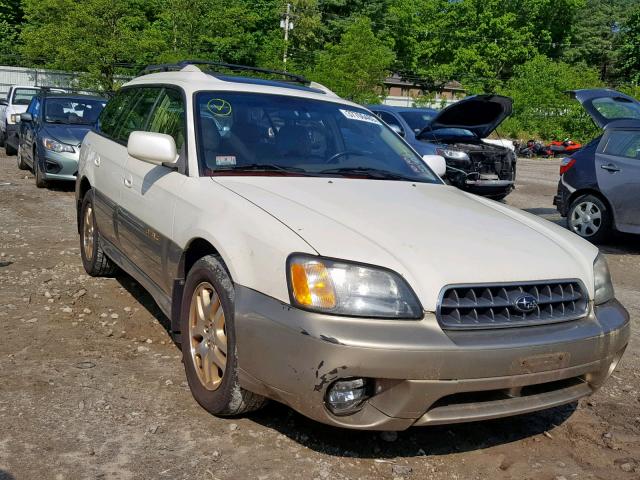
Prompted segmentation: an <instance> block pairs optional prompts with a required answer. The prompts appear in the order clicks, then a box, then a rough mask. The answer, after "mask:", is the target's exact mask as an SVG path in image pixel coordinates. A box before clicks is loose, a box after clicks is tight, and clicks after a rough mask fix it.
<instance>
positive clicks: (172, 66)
mask: <svg viewBox="0 0 640 480" xmlns="http://www.w3.org/2000/svg"><path fill="white" fill-rule="evenodd" d="M187 65H204V66H210V67H220V68H226V69H227V70H231V71H234V72H255V73H266V74H269V75H280V76H283V77H285V78H286V79H287V80H288V81H290V82H295V83H301V84H303V85H309V84H310V83H311V82H310V81H309V80H307V79H306V78H305V77H303V76H302V75H296V74H295V73H289V72H283V71H280V70H270V69H268V68H260V67H249V66H247V65H235V64H233V63H224V62H212V61H209V60H182V61H181V62H178V63H164V64H159V65H149V66H148V67H147V68H145V69H144V70H142V71H141V72H140V75H146V74H148V73H154V72H170V71H179V70H182V69H183V68H184V67H186V66H187Z"/></svg>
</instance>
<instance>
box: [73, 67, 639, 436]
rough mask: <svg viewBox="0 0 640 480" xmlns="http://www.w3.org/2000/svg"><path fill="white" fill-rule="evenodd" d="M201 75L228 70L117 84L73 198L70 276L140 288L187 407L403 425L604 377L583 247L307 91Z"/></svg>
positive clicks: (596, 296) (300, 85) (532, 405)
mask: <svg viewBox="0 0 640 480" xmlns="http://www.w3.org/2000/svg"><path fill="white" fill-rule="evenodd" d="M196 64H197V65H199V66H197V65H196ZM211 68H217V69H218V71H220V70H221V69H224V71H229V70H235V71H237V70H238V69H239V68H240V67H237V66H228V65H226V66H225V65H220V64H218V65H213V64H210V63H208V62H183V63H180V64H176V65H165V66H158V67H156V68H152V69H150V70H149V72H148V73H147V74H144V75H142V76H140V77H138V78H135V79H134V80H132V81H131V82H129V83H128V84H127V85H125V86H124V87H123V88H122V89H121V90H120V91H119V93H118V94H117V95H116V96H115V98H113V99H112V100H111V101H110V102H109V103H108V105H107V107H106V108H105V110H104V112H103V114H102V115H101V117H100V119H99V124H98V125H97V127H96V131H95V132H91V133H89V134H88V135H87V136H86V138H85V139H84V142H83V145H82V149H81V154H80V165H79V174H78V179H77V186H76V198H77V208H78V229H79V233H80V237H81V254H82V261H83V263H84V267H85V269H86V271H87V272H88V273H89V274H91V275H108V274H112V273H114V271H115V269H116V266H117V267H119V268H121V269H122V270H124V271H126V272H127V273H129V274H130V275H131V276H133V277H134V278H135V279H136V280H137V281H139V282H140V283H141V284H142V285H143V286H144V287H145V288H146V289H147V290H148V291H149V292H150V293H151V295H152V296H153V297H154V299H155V300H156V302H157V303H158V305H159V306H160V308H161V309H162V310H163V311H164V313H165V314H166V315H167V316H168V317H169V319H170V321H171V330H172V332H173V333H174V334H175V337H176V339H177V340H178V341H179V342H180V344H181V348H182V352H183V357H184V366H185V370H186V376H187V379H188V382H189V386H190V388H191V390H192V392H193V395H194V397H195V399H196V400H197V401H198V402H199V403H200V404H201V405H202V406H203V407H204V408H205V409H207V410H208V411H210V412H212V413H213V414H216V415H232V414H240V413H243V412H247V411H250V410H253V409H256V408H258V407H260V406H261V405H263V403H264V402H265V401H266V399H267V398H270V399H274V400H277V401H279V402H283V403H285V404H287V405H289V406H291V407H292V408H293V409H295V410H297V411H299V412H301V413H302V414H304V415H307V416H308V417H311V418H313V419H316V420H318V421H320V422H324V423H327V424H331V425H336V426H341V427H349V428H358V429H372V430H403V429H406V428H408V427H410V426H420V425H436V424H444V423H456V422H467V421H474V420H482V419H489V418H497V417H503V416H508V415H514V414H520V413H526V412H531V411H535V410H540V409H544V408H549V407H553V406H556V405H561V404H565V403H569V402H574V401H576V400H577V399H579V398H581V397H583V396H586V395H589V394H591V393H593V392H594V391H595V390H597V389H598V388H599V387H600V386H601V385H602V384H603V382H604V381H605V380H606V378H607V377H608V376H609V375H610V374H611V372H612V371H613V369H614V368H615V367H616V365H617V363H618V361H619V359H620V357H621V356H622V353H623V351H624V349H625V347H626V345H627V343H628V341H629V316H628V313H627V311H626V310H625V309H624V308H623V307H622V306H621V305H620V303H618V301H617V300H616V299H615V298H614V291H613V288H612V284H611V279H610V275H609V271H608V267H607V264H606V261H605V259H604V258H603V257H602V256H601V255H599V254H598V250H597V248H596V247H594V246H592V245H591V244H590V243H588V242H586V241H584V240H582V239H580V238H579V237H577V236H576V235H574V234H573V233H571V232H569V231H567V230H565V229H563V228H561V227H559V226H556V225H554V224H552V223H550V222H547V221H546V220H542V219H539V218H537V217H535V216H533V215H530V214H527V213H524V212H522V211H520V210H517V209H515V208H511V207H509V206H506V205H504V204H501V203H497V202H494V201H491V200H488V199H484V198H481V197H477V196H474V195H471V194H469V193H465V192H462V191H460V190H458V189H456V188H455V187H451V186H447V185H445V184H444V183H443V182H442V181H441V180H440V178H439V177H438V175H437V174H436V172H437V171H438V170H440V169H441V168H442V162H441V161H442V158H426V159H423V158H421V157H420V156H419V155H418V154H417V153H416V152H415V151H414V150H413V149H412V148H411V147H410V146H409V145H408V144H407V143H406V142H405V141H404V140H403V139H401V138H400V137H399V136H398V135H396V134H395V132H394V131H393V130H391V129H390V128H389V127H388V126H386V125H385V124H383V123H382V122H381V121H380V120H378V118H377V117H376V116H375V115H373V114H372V113H371V112H370V111H368V110H366V109H364V108H362V107H361V106H359V105H356V104H354V103H351V102H348V101H346V100H343V99H341V98H339V97H338V96H336V95H335V94H333V93H332V92H331V91H329V90H328V89H326V88H325V87H323V86H321V85H318V84H315V83H310V82H307V81H305V80H304V79H303V78H301V77H297V76H295V75H291V74H283V75H286V77H284V78H285V80H283V81H279V80H278V81H274V80H266V79H264V78H255V77H256V76H255V75H253V76H251V75H248V76H238V75H230V74H222V73H216V72H214V71H212V70H211ZM243 68H244V70H245V71H246V70H251V69H248V68H247V67H243ZM279 78H282V77H279ZM430 164H431V165H432V166H431V167H430V166H429V165H430Z"/></svg>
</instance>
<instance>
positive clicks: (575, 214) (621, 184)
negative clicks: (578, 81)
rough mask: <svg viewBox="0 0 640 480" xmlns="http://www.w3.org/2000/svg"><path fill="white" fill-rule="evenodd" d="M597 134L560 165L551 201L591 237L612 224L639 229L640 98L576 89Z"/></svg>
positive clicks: (603, 235)
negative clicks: (595, 127) (555, 188)
mask: <svg viewBox="0 0 640 480" xmlns="http://www.w3.org/2000/svg"><path fill="white" fill-rule="evenodd" d="M571 95H572V96H573V97H574V98H575V99H576V100H578V101H579V102H580V103H581V104H582V106H583V107H584V109H585V110H586V111H587V113H588V114H589V115H590V116H591V118H592V119H593V121H594V123H595V124H596V125H597V126H598V127H600V128H601V129H602V135H600V136H599V137H598V138H596V139H595V140H593V141H591V142H590V143H589V144H588V145H586V146H585V147H584V148H582V149H581V150H580V151H578V152H577V153H575V154H573V155H571V156H570V157H567V158H565V159H564V160H563V161H562V164H561V166H560V181H559V183H558V194H557V195H556V197H555V198H554V202H553V203H554V205H556V206H557V207H558V211H559V212H560V213H561V214H562V216H565V217H567V226H568V227H569V229H570V230H572V231H573V232H575V233H577V234H578V235H580V236H581V237H583V238H586V239H587V240H591V241H592V242H594V243H599V242H602V241H605V240H606V239H607V236H608V235H609V233H610V232H611V231H612V230H615V231H619V232H625V233H634V234H640V101H638V100H636V99H635V98H633V97H630V96H629V95H625V94H623V93H620V92H617V91H615V90H609V89H603V88H596V89H589V90H576V91H573V92H571Z"/></svg>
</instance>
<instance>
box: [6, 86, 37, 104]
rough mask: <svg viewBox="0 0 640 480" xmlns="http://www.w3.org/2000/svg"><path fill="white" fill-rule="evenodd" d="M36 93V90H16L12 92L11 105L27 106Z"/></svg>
mask: <svg viewBox="0 0 640 480" xmlns="http://www.w3.org/2000/svg"><path fill="white" fill-rule="evenodd" d="M36 93H38V89H36V88H16V89H15V90H14V91H13V100H12V101H11V103H12V104H13V105H29V102H30V101H31V99H32V98H33V97H35V96H36Z"/></svg>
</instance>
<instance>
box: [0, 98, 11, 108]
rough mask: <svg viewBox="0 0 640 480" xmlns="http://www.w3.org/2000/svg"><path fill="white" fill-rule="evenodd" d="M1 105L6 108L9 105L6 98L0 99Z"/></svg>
mask: <svg viewBox="0 0 640 480" xmlns="http://www.w3.org/2000/svg"><path fill="white" fill-rule="evenodd" d="M0 105H4V106H5V107H6V106H7V105H9V102H7V99H6V98H0Z"/></svg>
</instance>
